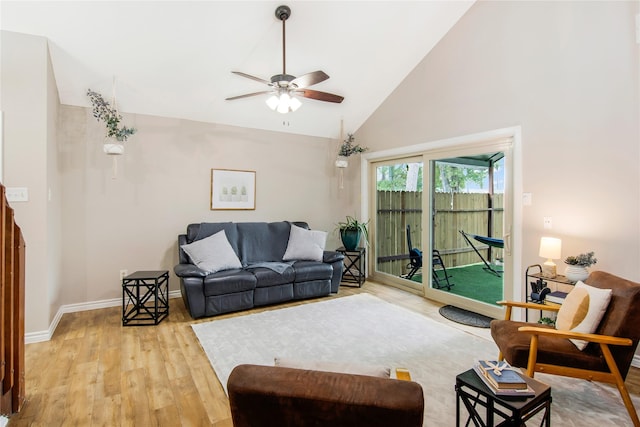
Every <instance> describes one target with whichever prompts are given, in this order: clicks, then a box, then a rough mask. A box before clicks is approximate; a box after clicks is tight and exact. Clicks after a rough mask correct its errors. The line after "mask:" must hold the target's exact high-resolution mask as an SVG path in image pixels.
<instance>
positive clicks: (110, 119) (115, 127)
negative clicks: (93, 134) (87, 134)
mask: <svg viewBox="0 0 640 427" xmlns="http://www.w3.org/2000/svg"><path fill="white" fill-rule="evenodd" d="M87 96H88V97H89V99H90V100H91V104H92V105H93V117H95V118H96V120H98V121H102V122H104V123H105V125H106V127H107V137H108V138H115V139H116V140H117V141H120V142H124V141H126V140H127V139H128V138H129V137H130V136H131V135H133V134H134V133H136V129H134V128H129V127H126V126H125V125H121V122H122V115H121V114H120V113H119V112H118V110H117V109H116V107H115V105H110V104H108V103H107V101H105V100H104V98H103V97H102V95H100V94H99V93H98V92H94V91H92V90H91V89H89V90H87Z"/></svg>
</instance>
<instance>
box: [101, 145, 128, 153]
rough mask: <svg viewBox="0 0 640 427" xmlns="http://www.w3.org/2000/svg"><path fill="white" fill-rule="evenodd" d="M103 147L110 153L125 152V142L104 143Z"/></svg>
mask: <svg viewBox="0 0 640 427" xmlns="http://www.w3.org/2000/svg"><path fill="white" fill-rule="evenodd" d="M102 149H103V150H104V152H105V153H107V154H109V155H112V156H113V155H120V154H124V144H120V143H118V142H116V143H104V144H103V146H102Z"/></svg>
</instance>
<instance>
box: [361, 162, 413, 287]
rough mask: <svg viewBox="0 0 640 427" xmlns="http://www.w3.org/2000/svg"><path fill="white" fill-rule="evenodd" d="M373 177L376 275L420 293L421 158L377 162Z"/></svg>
mask: <svg viewBox="0 0 640 427" xmlns="http://www.w3.org/2000/svg"><path fill="white" fill-rule="evenodd" d="M373 170H374V175H375V192H374V194H375V196H374V200H375V218H374V221H373V222H374V224H375V232H374V236H375V237H374V238H373V240H372V241H373V242H374V244H375V248H374V257H375V259H374V262H375V272H374V274H376V275H383V276H386V280H390V281H392V282H394V283H396V284H399V285H401V286H405V287H408V288H411V289H415V290H420V291H421V290H422V280H423V272H422V247H423V244H422V218H423V194H424V192H423V182H424V177H423V176H424V168H423V165H422V158H421V157H409V158H402V159H396V160H393V161H385V162H378V163H376V164H375V165H374V167H373Z"/></svg>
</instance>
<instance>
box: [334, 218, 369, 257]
mask: <svg viewBox="0 0 640 427" xmlns="http://www.w3.org/2000/svg"><path fill="white" fill-rule="evenodd" d="M368 225H369V221H367V222H361V221H358V220H357V219H356V218H355V217H352V216H347V220H346V221H344V222H339V223H338V227H337V228H338V230H339V231H340V239H342V244H343V245H344V248H345V249H346V250H348V251H354V250H356V248H357V247H358V244H359V243H360V239H361V238H362V236H364V239H365V245H368V244H369V230H368V228H367V226H368Z"/></svg>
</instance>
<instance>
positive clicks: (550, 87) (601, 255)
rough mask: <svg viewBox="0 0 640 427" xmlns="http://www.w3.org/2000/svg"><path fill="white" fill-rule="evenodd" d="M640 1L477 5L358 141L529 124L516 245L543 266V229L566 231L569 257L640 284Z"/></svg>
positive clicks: (422, 138) (420, 139) (388, 143)
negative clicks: (587, 256) (581, 256)
mask: <svg viewBox="0 0 640 427" xmlns="http://www.w3.org/2000/svg"><path fill="white" fill-rule="evenodd" d="M638 9H639V8H638V2H637V1H636V2H632V1H629V2H521V1H510V2H502V1H495V2H494V1H481V2H477V3H475V4H474V6H472V7H471V9H470V10H469V11H468V12H467V13H466V15H465V16H463V17H462V19H461V20H460V21H459V22H458V24H457V25H456V26H455V27H453V28H452V29H451V30H450V31H449V33H448V34H447V35H446V36H445V37H444V39H443V40H442V41H441V42H440V43H439V44H438V45H437V46H436V47H435V48H434V49H433V50H432V51H431V52H430V53H429V55H427V57H426V58H425V59H424V60H423V61H422V62H421V63H420V64H419V65H418V66H417V67H416V69H415V70H414V71H413V72H412V73H411V74H410V75H409V76H408V77H407V78H406V79H405V80H404V82H403V83H402V84H401V85H400V86H399V87H398V88H397V89H396V90H395V91H394V93H393V94H392V95H391V96H389V98H388V99H387V100H386V101H385V102H384V104H383V105H381V107H380V108H379V109H378V110H377V111H376V112H375V113H374V114H373V115H372V116H371V117H370V118H369V119H368V121H367V122H366V123H365V124H364V125H363V126H362V127H361V128H360V129H359V130H358V132H357V134H356V135H357V138H358V140H359V142H360V143H361V144H363V145H368V146H370V147H371V148H372V149H373V150H382V149H388V148H393V147H401V146H409V145H414V144H419V143H427V142H429V141H435V140H439V139H446V138H451V137H457V136H461V135H467V134H473V133H478V132H484V131H489V130H493V129H499V128H504V127H509V126H517V125H520V126H522V139H523V146H522V154H523V171H522V174H523V187H524V188H523V190H524V192H530V193H532V194H533V205H531V206H525V207H524V209H523V217H522V221H523V226H524V229H523V233H524V238H523V241H521V242H514V243H515V244H516V245H522V250H523V260H522V264H523V265H525V266H526V265H529V264H533V263H540V262H542V260H541V259H540V258H539V257H538V255H537V252H538V244H539V240H540V237H541V236H542V235H554V236H556V237H560V238H561V239H562V242H563V248H562V256H563V258H564V257H566V256H568V255H577V254H578V253H580V252H586V251H591V250H592V251H595V253H596V257H597V258H598V263H597V265H596V266H595V269H600V270H605V271H610V272H612V273H615V274H618V275H621V276H623V277H626V278H629V279H633V280H638V281H640V263H638V259H640V223H639V221H640V172H639V171H640V167H639V166H640V144H639V141H640V118H639V114H640V108H639V104H640V101H639V98H640V96H639V90H640V89H639V87H640V86H639V75H640V70H639V49H640V48H639V46H638V45H637V44H636V42H635V28H634V25H635V24H634V23H635V15H636V14H637V13H638V12H639V10H638ZM352 185H354V186H357V185H359V183H357V182H354V183H352ZM519 196H521V195H517V197H519ZM543 217H552V219H553V229H552V230H544V229H543ZM559 271H560V272H561V273H562V272H564V265H563V264H562V263H561V262H559Z"/></svg>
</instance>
